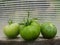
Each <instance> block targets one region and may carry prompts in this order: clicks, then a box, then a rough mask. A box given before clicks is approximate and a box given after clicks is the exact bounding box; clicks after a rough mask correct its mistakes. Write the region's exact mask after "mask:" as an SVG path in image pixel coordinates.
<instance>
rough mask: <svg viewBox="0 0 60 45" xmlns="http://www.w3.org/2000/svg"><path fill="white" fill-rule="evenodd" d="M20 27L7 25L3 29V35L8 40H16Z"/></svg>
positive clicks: (15, 24)
mask: <svg viewBox="0 0 60 45" xmlns="http://www.w3.org/2000/svg"><path fill="white" fill-rule="evenodd" d="M19 26H20V25H19V24H18V23H12V24H10V25H7V26H5V27H4V34H5V35H6V36H7V37H8V38H16V37H17V35H18V34H19V28H20V27H19Z"/></svg>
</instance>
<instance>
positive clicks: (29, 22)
mask: <svg viewBox="0 0 60 45" xmlns="http://www.w3.org/2000/svg"><path fill="white" fill-rule="evenodd" d="M29 17H30V14H29V12H28V16H27V21H26V23H25V25H26V26H28V25H30V24H31V21H30V19H29Z"/></svg>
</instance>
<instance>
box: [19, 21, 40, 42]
mask: <svg viewBox="0 0 60 45" xmlns="http://www.w3.org/2000/svg"><path fill="white" fill-rule="evenodd" d="M20 35H21V37H22V38H23V39H24V40H26V41H31V40H35V39H37V38H38V36H39V35H40V24H39V23H37V22H36V21H32V22H31V24H30V25H28V26H22V30H20Z"/></svg>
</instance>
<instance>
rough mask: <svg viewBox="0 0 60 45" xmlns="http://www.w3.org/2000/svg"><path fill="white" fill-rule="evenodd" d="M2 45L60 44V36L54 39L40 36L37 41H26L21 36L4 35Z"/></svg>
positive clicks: (0, 42) (0, 40) (0, 39)
mask: <svg viewBox="0 0 60 45" xmlns="http://www.w3.org/2000/svg"><path fill="white" fill-rule="evenodd" d="M0 45H60V37H55V38H54V39H44V38H42V37H39V38H38V39H36V40H35V41H24V40H23V39H21V38H19V37H18V38H16V39H7V38H5V37H2V38H0Z"/></svg>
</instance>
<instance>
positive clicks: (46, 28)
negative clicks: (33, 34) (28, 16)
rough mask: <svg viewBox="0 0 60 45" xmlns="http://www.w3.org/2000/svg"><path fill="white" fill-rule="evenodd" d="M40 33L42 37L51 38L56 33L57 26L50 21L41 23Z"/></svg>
mask: <svg viewBox="0 0 60 45" xmlns="http://www.w3.org/2000/svg"><path fill="white" fill-rule="evenodd" d="M41 33H42V35H43V37H44V38H47V39H51V38H54V37H55V36H56V34H57V28H56V26H55V25H54V24H52V23H51V22H46V23H43V24H41Z"/></svg>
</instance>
